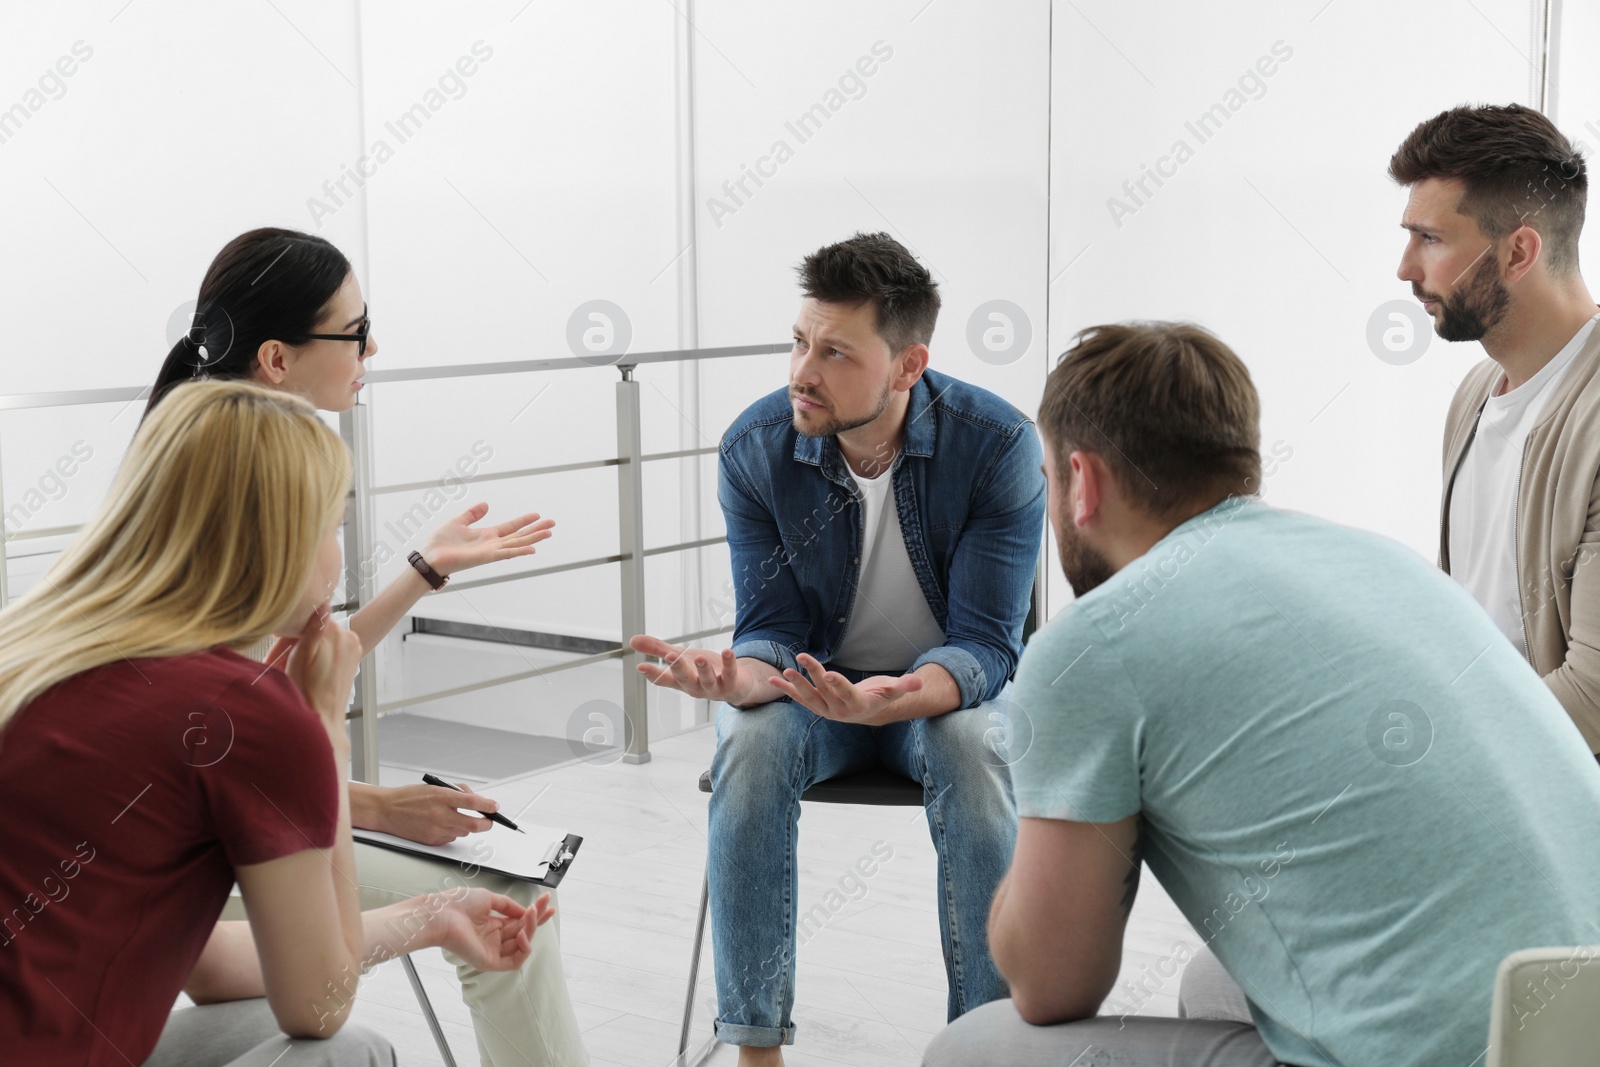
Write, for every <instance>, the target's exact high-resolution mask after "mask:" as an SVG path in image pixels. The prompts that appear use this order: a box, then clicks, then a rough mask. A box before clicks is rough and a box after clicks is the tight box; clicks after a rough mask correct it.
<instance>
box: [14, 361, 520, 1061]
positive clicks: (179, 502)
mask: <svg viewBox="0 0 1600 1067" xmlns="http://www.w3.org/2000/svg"><path fill="white" fill-rule="evenodd" d="M349 485H350V459H349V455H348V453H347V452H346V450H345V447H344V443H343V442H342V441H340V440H339V438H338V435H337V434H335V433H334V432H333V431H332V430H330V429H328V427H327V426H326V425H325V424H324V423H323V422H322V420H321V419H320V418H318V417H317V415H316V413H315V412H314V411H313V410H312V409H311V407H310V405H308V404H306V403H305V402H304V401H302V400H300V399H299V398H297V397H294V396H290V395H287V394H285V393H283V392H280V391H278V390H273V389H263V388H261V387H259V386H254V385H248V384H245V383H241V382H205V383H201V384H198V385H189V386H184V387H183V388H181V389H178V390H176V391H175V392H174V394H173V395H172V396H171V397H169V398H168V399H167V400H165V401H164V402H163V403H162V405H161V409H160V410H158V411H157V412H156V413H155V415H154V416H153V417H151V418H149V419H147V420H145V422H144V424H143V425H142V426H141V427H140V428H139V431H138V433H137V434H136V435H135V436H134V439H133V443H132V445H131V446H129V449H128V453H127V456H126V457H125V458H124V459H123V462H122V465H121V467H120V468H119V469H118V471H117V475H116V480H115V481H114V482H113V483H112V486H111V491H110V493H109V494H108V495H107V499H106V502H105V503H104V504H103V505H102V506H101V507H100V509H99V511H98V513H97V514H96V515H95V517H94V518H93V519H91V520H90V521H89V522H88V523H87V524H86V525H85V526H84V528H83V530H82V532H80V533H79V534H78V535H77V537H76V538H74V539H73V542H72V544H71V545H69V546H68V547H67V549H66V551H65V552H63V553H62V555H61V557H60V559H59V560H57V561H56V563H55V565H54V566H52V567H51V568H50V570H49V571H48V572H46V574H45V575H44V576H43V578H42V579H41V580H40V581H39V583H38V584H37V585H35V586H34V587H33V588H32V589H30V590H28V592H27V593H25V594H24V595H23V596H21V597H20V598H18V600H17V601H16V602H15V603H14V604H12V605H11V606H10V607H8V608H6V609H5V610H3V611H0V908H3V909H5V910H4V912H3V913H0V1062H4V1063H5V1064H7V1067H57V1065H60V1064H80V1065H87V1067H123V1065H131V1064H145V1065H147V1067H149V1065H161V1067H169V1065H171V1067H176V1065H179V1064H181V1065H183V1067H224V1065H227V1067H258V1065H262V1067H264V1065H266V1064H268V1063H281V1064H283V1065H284V1067H289V1065H293V1064H298V1065H305V1067H310V1065H325V1067H331V1065H340V1067H356V1065H360V1067H377V1065H379V1064H392V1063H393V1062H394V1057H393V1052H392V1050H391V1049H390V1047H389V1044H388V1042H387V1041H385V1040H384V1039H383V1038H382V1037H380V1036H379V1035H378V1034H375V1033H373V1032H371V1031H370V1030H367V1029H365V1028H362V1027H359V1026H346V1025H345V1023H346V1021H347V1019H348V1018H349V1015H350V1008H351V1004H352V1001H353V999H354V997H355V995H356V983H357V979H358V978H359V976H360V973H361V970H362V968H364V967H368V966H371V965H373V964H376V963H379V962H381V961H383V960H386V959H391V958H393V957H394V956H395V955H397V954H400V953H408V952H414V951H416V950H418V949H422V948H427V947H430V946H439V947H442V948H444V949H446V950H447V951H450V952H453V953H455V954H457V955H458V956H460V957H464V958H469V959H471V960H473V961H474V963H475V964H476V966H478V967H480V968H482V969H483V971H484V972H485V973H492V972H494V971H496V970H501V969H504V970H507V971H511V970H514V969H515V968H518V967H520V966H521V965H522V964H523V963H524V962H525V961H526V959H527V957H528V955H529V953H530V952H531V951H532V944H536V943H538V942H539V941H542V940H544V938H543V937H542V936H535V933H536V931H537V929H538V926H539V924H540V923H542V922H544V921H545V920H546V919H547V918H549V917H550V915H549V905H548V903H547V902H536V904H535V906H534V907H529V908H525V907H524V906H523V905H522V904H520V903H518V902H516V901H513V900H511V899H509V898H507V897H505V896H501V895H497V894H494V893H490V892H488V891H486V890H484V889H481V888H471V889H469V888H467V887H464V886H458V887H455V888H454V889H453V890H452V891H451V892H445V893H430V894H426V895H417V896H415V897H413V898H412V899H410V900H405V901H395V902H394V903H393V904H391V905H390V906H389V907H386V908H382V909H377V910H373V911H368V912H365V913H363V912H362V911H361V910H360V909H359V904H358V890H357V888H356V882H355V876H356V869H355V864H354V862H353V854H352V849H351V838H350V805H349V802H348V801H347V799H346V794H345V791H344V788H343V785H344V779H345V774H346V770H347V768H348V766H349V761H350V740H349V737H348V734H347V732H346V729H345V721H344V720H345V709H346V707H347V705H348V703H349V697H350V685H351V682H352V680H353V679H354V677H355V672H356V665H357V664H358V663H359V662H360V659H361V647H362V646H361V642H360V640H359V639H358V638H357V637H356V636H355V635H354V634H352V633H351V632H350V631H349V630H347V629H345V628H344V627H343V626H340V625H338V624H337V623H335V622H334V621H332V620H331V619H330V618H329V617H328V596H329V593H330V592H331V591H332V590H333V589H334V588H336V587H337V585H338V582H339V544H338V540H337V531H338V526H339V522H340V519H341V518H342V517H343V514H344V498H345V493H346V492H347V491H348V489H349ZM274 634H277V635H280V636H279V637H278V640H277V643H276V644H275V645H274V647H273V649H272V652H271V654H270V655H269V660H270V662H271V663H272V664H273V665H271V666H263V665H262V664H260V663H256V662H252V661H251V660H250V659H247V658H246V657H244V656H242V655H240V654H239V651H238V650H239V649H241V648H244V647H247V646H249V645H252V644H254V643H256V642H259V641H262V640H264V639H267V638H269V637H270V636H271V635H274ZM235 883H237V884H238V886H239V888H240V890H241V892H242V894H243V896H244V903H245V906H246V907H247V908H248V910H249V914H250V922H249V923H248V924H246V923H241V922H218V921H217V919H218V917H219V916H220V914H221V913H222V910H223V906H224V904H225V902H226V901H227V899H228V892H229V888H230V887H231V886H233V885H234V884H235ZM180 990H182V991H185V992H187V993H188V994H189V995H190V996H191V997H192V998H193V999H194V1000H195V1002H196V1004H197V1005H198V1006H197V1007H193V1008H186V1009H183V1010H181V1011H176V1012H170V1009H171V1008H172V1004H173V1001H174V1000H176V999H177V996H178V993H179V991H180ZM169 1012H170V1014H169Z"/></svg>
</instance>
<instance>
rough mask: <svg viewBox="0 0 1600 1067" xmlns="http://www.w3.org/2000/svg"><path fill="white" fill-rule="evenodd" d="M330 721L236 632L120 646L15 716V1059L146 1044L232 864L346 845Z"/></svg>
mask: <svg viewBox="0 0 1600 1067" xmlns="http://www.w3.org/2000/svg"><path fill="white" fill-rule="evenodd" d="M339 788H340V786H339V776H338V771H337V770H336V768H335V767H334V762H333V749H332V746H331V745H329V744H328V735H327V731H326V730H325V728H324V727H323V725H322V723H321V721H320V719H319V718H318V716H317V714H316V712H314V711H312V710H311V708H310V706H309V705H307V704H306V702H305V698H304V697H303V696H302V695H301V694H300V690H299V688H298V687H296V686H295V684H294V683H293V682H291V681H290V680H289V678H288V676H287V675H285V674H284V673H283V672H282V671H280V670H278V669H277V668H274V667H263V666H262V665H261V664H259V663H256V662H254V661H252V660H249V659H246V658H245V657H243V656H240V655H238V654H237V653H234V652H230V651H228V650H226V649H223V648H215V649H212V650H210V651H208V652H200V653H196V654H194V655H189V656H173V657H167V658H162V659H142V660H133V661H121V662H118V663H115V664H111V665H108V666H105V667H99V668H96V669H94V670H91V671H85V672H84V673H82V674H79V675H76V676H74V677H72V678H69V679H67V680H66V681H64V682H62V683H61V684H59V685H57V686H55V687H53V688H51V689H50V690H49V691H47V692H46V693H44V694H43V695H42V696H40V697H39V698H38V699H37V700H35V701H34V702H33V703H31V704H29V705H28V706H27V707H24V708H23V709H21V710H20V711H19V712H18V713H17V714H16V715H15V716H13V718H12V720H11V722H10V724H9V725H8V726H6V728H5V729H4V730H3V731H0V1061H3V1062H4V1063H5V1064H7V1065H10V1067H32V1065H34V1064H39V1065H45V1064H49V1065H51V1067H54V1065H57V1064H66V1063H73V1064H95V1065H99V1064H114V1065H116V1067H127V1065H128V1064H130V1063H131V1064H140V1063H143V1062H144V1061H145V1059H146V1058H148V1057H149V1055H150V1052H151V1050H152V1049H154V1048H155V1044H156V1041H157V1039H158V1038H159V1037H160V1036H161V1028H162V1026H163V1024H164V1023H165V1022H166V1018H167V1013H168V1011H169V1010H170V1009H171V1008H172V1005H173V1002H174V1001H175V1000H176V999H177V996H178V993H179V991H180V990H181V989H182V988H183V985H184V983H185V982H186V981H187V980H188V978H189V974H190V973H191V972H192V971H193V969H194V964H195V961H196V960H197V959H198V958H199V956H200V952H201V950H202V949H203V948H204V947H205V943H206V939H207V938H208V937H209V936H210V934H211V930H212V927H213V926H214V925H215V923H216V921H217V917H218V916H219V915H220V914H221V913H222V907H223V905H224V904H225V903H226V901H227V896H228V891H229V889H230V888H231V887H232V886H233V882H234V876H233V869H234V867H236V866H239V865H241V864H252V863H264V862H266V861H267V860H272V859H277V858H279V857H282V856H288V855H291V854H293V853H295V852H300V851H302V850H304V849H307V848H328V847H330V846H331V845H332V844H333V839H334V830H335V828H336V824H337V822H338V809H339V793H338V790H339Z"/></svg>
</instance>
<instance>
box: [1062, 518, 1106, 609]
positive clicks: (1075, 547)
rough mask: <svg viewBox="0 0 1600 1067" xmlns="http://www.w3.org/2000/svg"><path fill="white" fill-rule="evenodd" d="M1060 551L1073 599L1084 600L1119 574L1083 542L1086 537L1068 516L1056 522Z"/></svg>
mask: <svg viewBox="0 0 1600 1067" xmlns="http://www.w3.org/2000/svg"><path fill="white" fill-rule="evenodd" d="M1056 550H1057V552H1058V553H1059V554H1060V556H1061V569H1062V571H1064V572H1065V573H1066V576H1067V584H1068V585H1070V586H1072V595H1073V596H1083V595H1084V594H1085V593H1087V592H1089V590H1091V589H1093V588H1095V587H1096V586H1099V585H1101V584H1103V583H1104V582H1105V581H1106V580H1107V579H1108V578H1110V577H1111V576H1112V575H1113V574H1115V573H1116V569H1115V568H1114V567H1112V566H1111V561H1110V560H1108V559H1106V557H1105V556H1103V555H1101V554H1100V552H1099V551H1098V550H1096V549H1095V548H1093V547H1091V546H1090V545H1089V544H1088V543H1086V542H1085V541H1084V540H1083V535H1082V534H1080V533H1079V532H1078V528H1077V527H1076V526H1074V525H1073V524H1072V520H1071V519H1070V518H1069V517H1068V516H1066V515H1063V516H1061V517H1060V519H1059V520H1058V521H1057V522H1056Z"/></svg>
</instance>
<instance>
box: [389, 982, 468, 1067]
mask: <svg viewBox="0 0 1600 1067" xmlns="http://www.w3.org/2000/svg"><path fill="white" fill-rule="evenodd" d="M400 962H401V963H402V964H404V965H405V969H406V977H407V978H409V979H411V991H412V992H413V993H415V994H416V995H417V1005H418V1006H419V1007H420V1008H422V1015H423V1018H425V1019H427V1020H428V1029H429V1030H432V1031H433V1042H434V1044H436V1045H438V1046H439V1055H440V1056H441V1057H442V1058H443V1059H444V1067H456V1058H455V1057H454V1056H453V1055H451V1054H450V1043H449V1042H448V1041H446V1040H445V1039H444V1028H443V1027H441V1026H440V1025H439V1017H438V1016H437V1015H435V1014H434V1013H433V1002H432V1001H430V1000H429V999H428V991H427V990H426V989H423V988H422V979H421V978H419V977H418V976H417V965H416V964H415V963H412V962H411V957H410V956H409V955H405V956H401V957H400Z"/></svg>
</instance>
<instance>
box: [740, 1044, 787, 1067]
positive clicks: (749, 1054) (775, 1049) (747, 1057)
mask: <svg viewBox="0 0 1600 1067" xmlns="http://www.w3.org/2000/svg"><path fill="white" fill-rule="evenodd" d="M739 1067H783V1049H782V1048H781V1047H780V1046H778V1045H773V1046H771V1047H770V1048H757V1047H756V1046H755V1045H740V1046H739Z"/></svg>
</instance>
